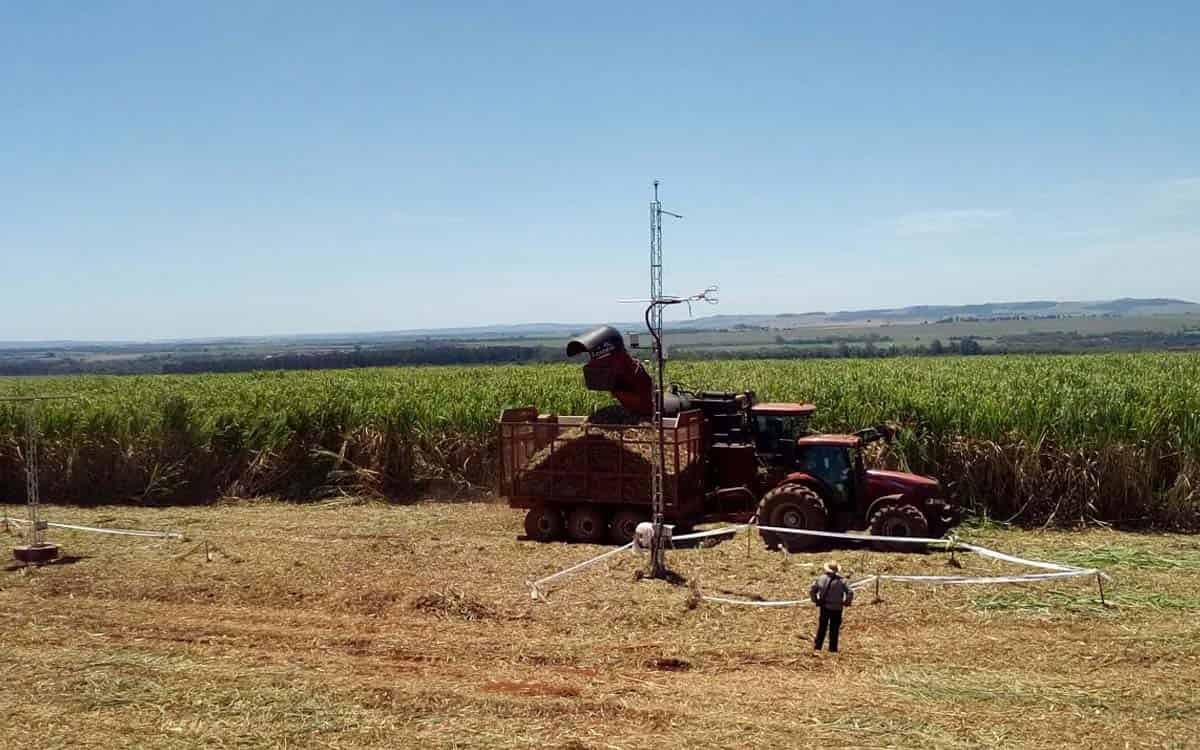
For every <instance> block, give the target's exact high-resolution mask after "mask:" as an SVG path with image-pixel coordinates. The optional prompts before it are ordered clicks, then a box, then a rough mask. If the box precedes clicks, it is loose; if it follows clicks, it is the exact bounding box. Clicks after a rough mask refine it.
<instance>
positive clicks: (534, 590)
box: [526, 542, 633, 599]
mask: <svg viewBox="0 0 1200 750" xmlns="http://www.w3.org/2000/svg"><path fill="white" fill-rule="evenodd" d="M632 548H633V542H630V543H628V544H624V545H621V546H620V547H617V548H616V549H613V550H609V551H608V552H605V553H604V554H603V555H597V556H595V557H593V558H591V559H590V560H584V561H583V562H581V563H577V564H575V565H572V566H571V567H569V568H567V569H566V570H560V571H559V572H557V573H555V574H553V575H548V576H546V577H545V578H539V579H538V580H536V581H533V582H532V583H529V582H527V583H526V585H527V586H529V589H530V591H529V593H530V596H532V597H533V598H534V599H537V598H539V597H541V596H542V591H541V587H542V586H544V585H545V584H547V583H550V582H551V581H554V580H557V579H559V578H565V577H567V576H570V575H574V574H575V573H578V572H579V571H581V570H583V569H584V568H587V567H590V566H592V565H595V564H596V563H598V562H602V561H604V560H607V559H608V558H610V557H612V556H613V555H616V554H619V553H621V552H624V551H626V550H628V549H632Z"/></svg>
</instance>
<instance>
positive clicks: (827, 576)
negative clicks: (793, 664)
mask: <svg viewBox="0 0 1200 750" xmlns="http://www.w3.org/2000/svg"><path fill="white" fill-rule="evenodd" d="M840 573H841V566H839V565H838V564H837V562H836V561H834V560H830V561H829V562H827V563H825V572H823V573H821V575H819V576H817V580H815V581H813V584H812V586H810V587H809V589H808V598H809V599H811V600H812V603H813V604H815V605H817V607H819V608H820V610H821V614H820V619H818V621H817V638H816V640H815V641H813V656H816V655H817V654H818V653H820V651H821V646H822V644H824V643H825V632H826V631H827V630H828V632H829V653H831V654H836V653H837V650H838V632H839V631H840V630H841V629H842V608H843V607H849V606H850V605H851V604H852V603H853V602H854V591H853V590H851V588H850V585H849V584H848V583H846V580H845V579H844V578H842V576H841V575H840Z"/></svg>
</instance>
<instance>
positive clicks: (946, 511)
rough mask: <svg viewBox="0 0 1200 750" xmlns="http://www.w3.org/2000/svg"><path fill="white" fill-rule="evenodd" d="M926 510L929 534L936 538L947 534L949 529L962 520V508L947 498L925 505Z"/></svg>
mask: <svg viewBox="0 0 1200 750" xmlns="http://www.w3.org/2000/svg"><path fill="white" fill-rule="evenodd" d="M925 510H926V516H925V520H926V521H928V522H929V536H930V537H932V538H934V539H939V538H941V537H943V536H945V535H946V532H947V531H949V530H950V529H952V528H954V527H955V526H957V525H958V524H959V523H960V522H962V513H963V511H962V508H960V507H959V506H957V505H953V504H951V503H948V502H946V501H945V500H940V499H939V500H934V501H932V502H930V503H928V504H927V505H926V506H925Z"/></svg>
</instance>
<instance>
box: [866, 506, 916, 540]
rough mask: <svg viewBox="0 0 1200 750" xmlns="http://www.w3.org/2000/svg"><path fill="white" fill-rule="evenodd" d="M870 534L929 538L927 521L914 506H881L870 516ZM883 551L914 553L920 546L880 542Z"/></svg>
mask: <svg viewBox="0 0 1200 750" xmlns="http://www.w3.org/2000/svg"><path fill="white" fill-rule="evenodd" d="M871 534H872V535H874V536H907V537H927V536H929V521H928V520H927V519H926V518H925V514H924V513H922V512H921V509H920V508H918V507H917V506H915V505H909V504H904V505H883V506H880V507H879V509H877V510H876V511H875V512H874V513H872V514H871ZM880 545H881V546H882V547H883V548H884V549H889V550H894V551H896V552H915V551H917V550H918V549H919V547H920V545H916V544H905V543H904V542H881V543H880Z"/></svg>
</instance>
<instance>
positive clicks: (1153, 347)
mask: <svg viewBox="0 0 1200 750" xmlns="http://www.w3.org/2000/svg"><path fill="white" fill-rule="evenodd" d="M873 336H876V335H875V334H870V335H868V337H867V339H866V340H861V339H859V340H852V339H850V338H847V339H842V340H838V341H836V342H830V343H835V344H836V345H832V346H831V345H824V346H821V345H817V346H814V345H813V342H812V341H808V340H806V341H804V345H797V344H796V343H795V342H788V343H784V344H779V343H776V344H774V345H771V344H764V345H763V346H761V347H737V348H732V349H721V348H717V347H712V346H705V347H703V348H695V349H688V348H679V349H675V350H674V351H673V354H672V356H674V357H675V358H676V359H687V360H697V359H844V358H876V357H899V356H934V357H937V356H963V355H966V356H974V355H981V354H1019V353H1056V354H1070V353H1076V352H1098V351H1162V350H1187V351H1200V330H1180V331H1177V332H1174V333H1160V332H1153V331H1122V332H1117V333H1106V334H1084V333H1079V332H1042V333H1026V334H1013V335H1005V336H1000V337H998V338H996V339H987V340H983V339H980V338H978V337H975V336H964V337H961V338H950V339H947V340H946V341H942V340H941V339H932V340H930V341H929V342H928V343H925V344H920V343H918V344H915V345H904V344H896V343H894V342H893V341H891V340H890V339H889V338H888V337H886V336H878V337H877V338H870V337H873ZM981 342H984V343H981ZM880 344H883V345H880ZM562 361H564V353H563V350H562V348H561V347H549V346H522V345H509V344H504V345H495V346H490V345H474V346H468V345H463V344H452V343H447V342H435V343H430V344H425V345H420V346H408V347H398V348H364V347H361V346H358V347H355V348H353V349H333V350H307V351H295V352H282V353H274V354H270V353H264V354H246V353H237V352H228V351H225V352H214V353H211V354H208V353H194V354H187V355H185V356H177V354H176V353H173V352H163V353H159V354H144V355H142V356H140V357H136V358H127V359H88V358H76V357H68V356H60V355H56V354H55V353H53V352H49V353H46V352H40V353H37V354H33V353H30V354H29V355H28V356H21V355H17V356H14V355H13V353H12V352H8V353H6V356H4V357H3V358H0V375H23V376H36V375H75V374H105V375H146V374H156V373H200V372H251V371H255V370H330V369H349V368H355V367H387V366H394V365H461V364H477V365H486V364H505V363H533V362H562Z"/></svg>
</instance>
